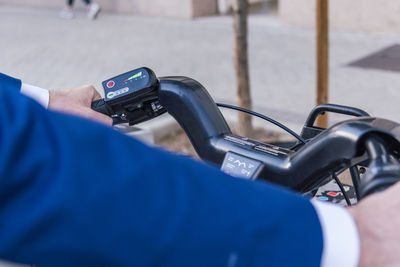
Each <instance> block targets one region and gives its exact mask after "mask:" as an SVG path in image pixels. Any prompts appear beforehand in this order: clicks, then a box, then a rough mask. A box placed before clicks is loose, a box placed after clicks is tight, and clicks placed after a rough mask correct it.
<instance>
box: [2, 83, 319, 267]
mask: <svg viewBox="0 0 400 267" xmlns="http://www.w3.org/2000/svg"><path fill="white" fill-rule="evenodd" d="M18 86H20V82H19V81H18V80H15V79H12V78H7V77H5V76H0V124H1V127H0V258H3V259H7V260H11V261H17V262H23V263H34V264H37V265H38V266H295V265H296V266H319V264H320V258H321V253H322V231H321V227H320V223H319V221H318V217H317V214H316V212H315V210H314V208H313V206H312V204H311V203H310V202H309V200H307V199H305V198H303V197H301V196H298V195H296V194H294V193H292V192H289V191H287V190H284V189H281V188H278V187H276V186H272V185H269V184H267V183H262V182H250V181H247V180H242V179H237V178H232V177H230V176H228V175H225V174H223V173H222V172H220V171H219V170H218V169H216V168H214V167H212V166H207V165H205V164H203V163H200V162H197V161H194V160H192V159H189V158H186V157H182V156H177V155H174V154H171V153H169V152H165V151H163V150H161V149H157V148H153V147H149V146H147V145H144V144H142V143H140V142H139V141H136V140H134V139H132V138H130V137H126V136H124V135H122V134H120V133H118V132H116V131H114V130H112V129H111V128H108V127H105V126H102V125H98V124H96V123H93V122H90V121H86V120H84V119H80V118H77V117H72V116H67V115H63V114H59V113H55V112H50V111H47V110H45V109H43V108H42V107H41V106H40V105H39V104H37V103H35V102H34V101H32V100H30V99H29V98H26V97H24V96H22V95H21V94H19V93H18V88H16V87H18Z"/></svg>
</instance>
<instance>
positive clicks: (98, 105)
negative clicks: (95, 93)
mask: <svg viewBox="0 0 400 267" xmlns="http://www.w3.org/2000/svg"><path fill="white" fill-rule="evenodd" d="M92 109H93V110H95V111H97V112H100V113H103V114H105V115H107V116H111V115H113V112H112V110H111V108H110V107H109V106H108V105H107V103H106V102H105V101H104V98H102V99H99V100H96V101H93V102H92Z"/></svg>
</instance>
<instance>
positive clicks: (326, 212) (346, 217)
mask: <svg viewBox="0 0 400 267" xmlns="http://www.w3.org/2000/svg"><path fill="white" fill-rule="evenodd" d="M311 203H312V204H313V206H314V208H315V210H316V211H317V214H318V218H319V221H320V222H321V228H322V233H323V240H324V241H323V246H324V247H323V251H322V258H321V267H331V266H335V267H337V266H351V267H353V266H357V265H358V262H359V258H360V238H359V236H358V230H357V226H356V224H355V222H354V220H353V217H352V216H351V215H350V213H349V212H348V211H347V210H346V209H345V208H343V207H341V206H338V205H334V204H330V203H325V202H322V201H318V200H314V199H313V200H311Z"/></svg>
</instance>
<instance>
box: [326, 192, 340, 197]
mask: <svg viewBox="0 0 400 267" xmlns="http://www.w3.org/2000/svg"><path fill="white" fill-rule="evenodd" d="M327 195H328V196H331V197H336V196H337V195H339V193H336V192H329V193H327Z"/></svg>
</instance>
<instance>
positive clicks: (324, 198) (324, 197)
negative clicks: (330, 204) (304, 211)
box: [319, 196, 329, 201]
mask: <svg viewBox="0 0 400 267" xmlns="http://www.w3.org/2000/svg"><path fill="white" fill-rule="evenodd" d="M319 200H322V201H328V200H329V198H328V197H326V196H320V197H319Z"/></svg>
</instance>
